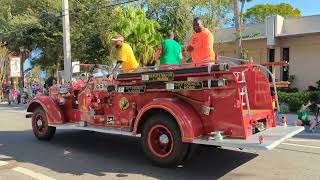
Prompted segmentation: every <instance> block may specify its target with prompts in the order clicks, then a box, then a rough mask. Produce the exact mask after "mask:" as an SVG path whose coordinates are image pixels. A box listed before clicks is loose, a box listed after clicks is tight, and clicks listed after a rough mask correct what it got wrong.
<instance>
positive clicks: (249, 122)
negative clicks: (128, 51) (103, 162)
mask: <svg viewBox="0 0 320 180" xmlns="http://www.w3.org/2000/svg"><path fill="white" fill-rule="evenodd" d="M81 66H82V67H84V68H87V67H88V66H89V67H90V66H91V65H81ZM261 68H262V67H259V66H256V65H254V64H253V63H252V62H251V61H250V62H249V63H247V64H242V65H231V64H228V63H220V64H210V63H202V64H185V65H181V66H180V67H178V68H161V67H152V68H139V69H136V70H134V71H131V72H130V71H129V72H128V71H127V72H120V73H117V74H115V75H114V76H113V80H109V79H110V78H108V76H109V73H108V72H110V71H109V70H108V68H104V67H103V66H100V69H102V72H104V73H101V72H100V75H96V74H97V73H92V74H91V75H89V76H82V77H83V78H80V79H78V80H74V81H73V82H72V83H66V84H62V85H55V86H53V87H51V88H50V93H49V94H50V95H49V96H45V95H39V96H38V97H36V98H35V99H33V100H32V101H31V102H30V104H29V106H28V109H27V112H30V114H27V117H29V118H32V128H33V132H34V134H35V136H36V137H37V138H38V139H40V140H50V139H51V138H52V137H53V135H54V134H55V131H56V129H80V130H88V131H96V132H101V133H109V134H118V135H125V136H134V137H138V138H141V144H142V148H143V150H144V152H145V154H146V156H147V157H148V158H149V159H150V160H151V161H152V162H153V163H154V164H156V165H159V166H174V165H178V164H180V163H183V161H184V160H185V159H186V157H187V156H188V155H189V154H190V153H191V149H192V148H191V145H193V144H202V145H213V146H217V147H233V148H240V149H244V148H253V149H258V150H269V149H273V148H274V147H275V146H277V145H279V144H280V143H281V142H282V141H284V140H286V139H287V138H289V137H292V136H294V135H295V134H297V133H299V132H301V131H302V130H303V128H302V127H290V126H277V120H276V119H277V118H276V115H275V113H274V108H273V105H272V97H271V92H270V84H269V80H268V77H267V75H266V74H265V73H264V72H263V71H262V69H261Z"/></svg>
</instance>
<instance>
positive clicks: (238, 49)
mask: <svg viewBox="0 0 320 180" xmlns="http://www.w3.org/2000/svg"><path fill="white" fill-rule="evenodd" d="M233 6H234V7H233V9H234V10H233V11H234V25H235V29H236V33H235V35H236V40H235V49H236V57H237V58H241V28H240V14H239V1H238V0H234V1H233Z"/></svg>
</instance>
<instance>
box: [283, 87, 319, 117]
mask: <svg viewBox="0 0 320 180" xmlns="http://www.w3.org/2000/svg"><path fill="white" fill-rule="evenodd" d="M278 96H279V102H280V103H286V104H288V105H289V110H290V111H291V112H297V111H298V110H299V109H300V107H301V105H302V104H303V103H307V102H308V101H310V102H311V103H314V101H315V99H316V92H306V91H305V92H295V93H287V92H278ZM280 108H281V107H280Z"/></svg>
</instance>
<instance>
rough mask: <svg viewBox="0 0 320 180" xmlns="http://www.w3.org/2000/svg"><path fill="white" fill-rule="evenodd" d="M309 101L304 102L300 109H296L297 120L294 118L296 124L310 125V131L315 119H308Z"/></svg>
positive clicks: (315, 123) (314, 124) (315, 122)
mask: <svg viewBox="0 0 320 180" xmlns="http://www.w3.org/2000/svg"><path fill="white" fill-rule="evenodd" d="M311 105H312V104H311V102H310V101H309V102H308V104H306V103H304V104H302V105H301V108H300V110H299V111H298V113H297V115H298V120H296V122H295V125H296V126H310V129H309V130H310V131H313V128H314V127H315V126H316V125H317V121H316V120H309V107H310V106H311Z"/></svg>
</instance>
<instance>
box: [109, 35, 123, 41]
mask: <svg viewBox="0 0 320 180" xmlns="http://www.w3.org/2000/svg"><path fill="white" fill-rule="evenodd" d="M111 41H124V37H123V36H121V35H115V36H113V38H112V39H111Z"/></svg>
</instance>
